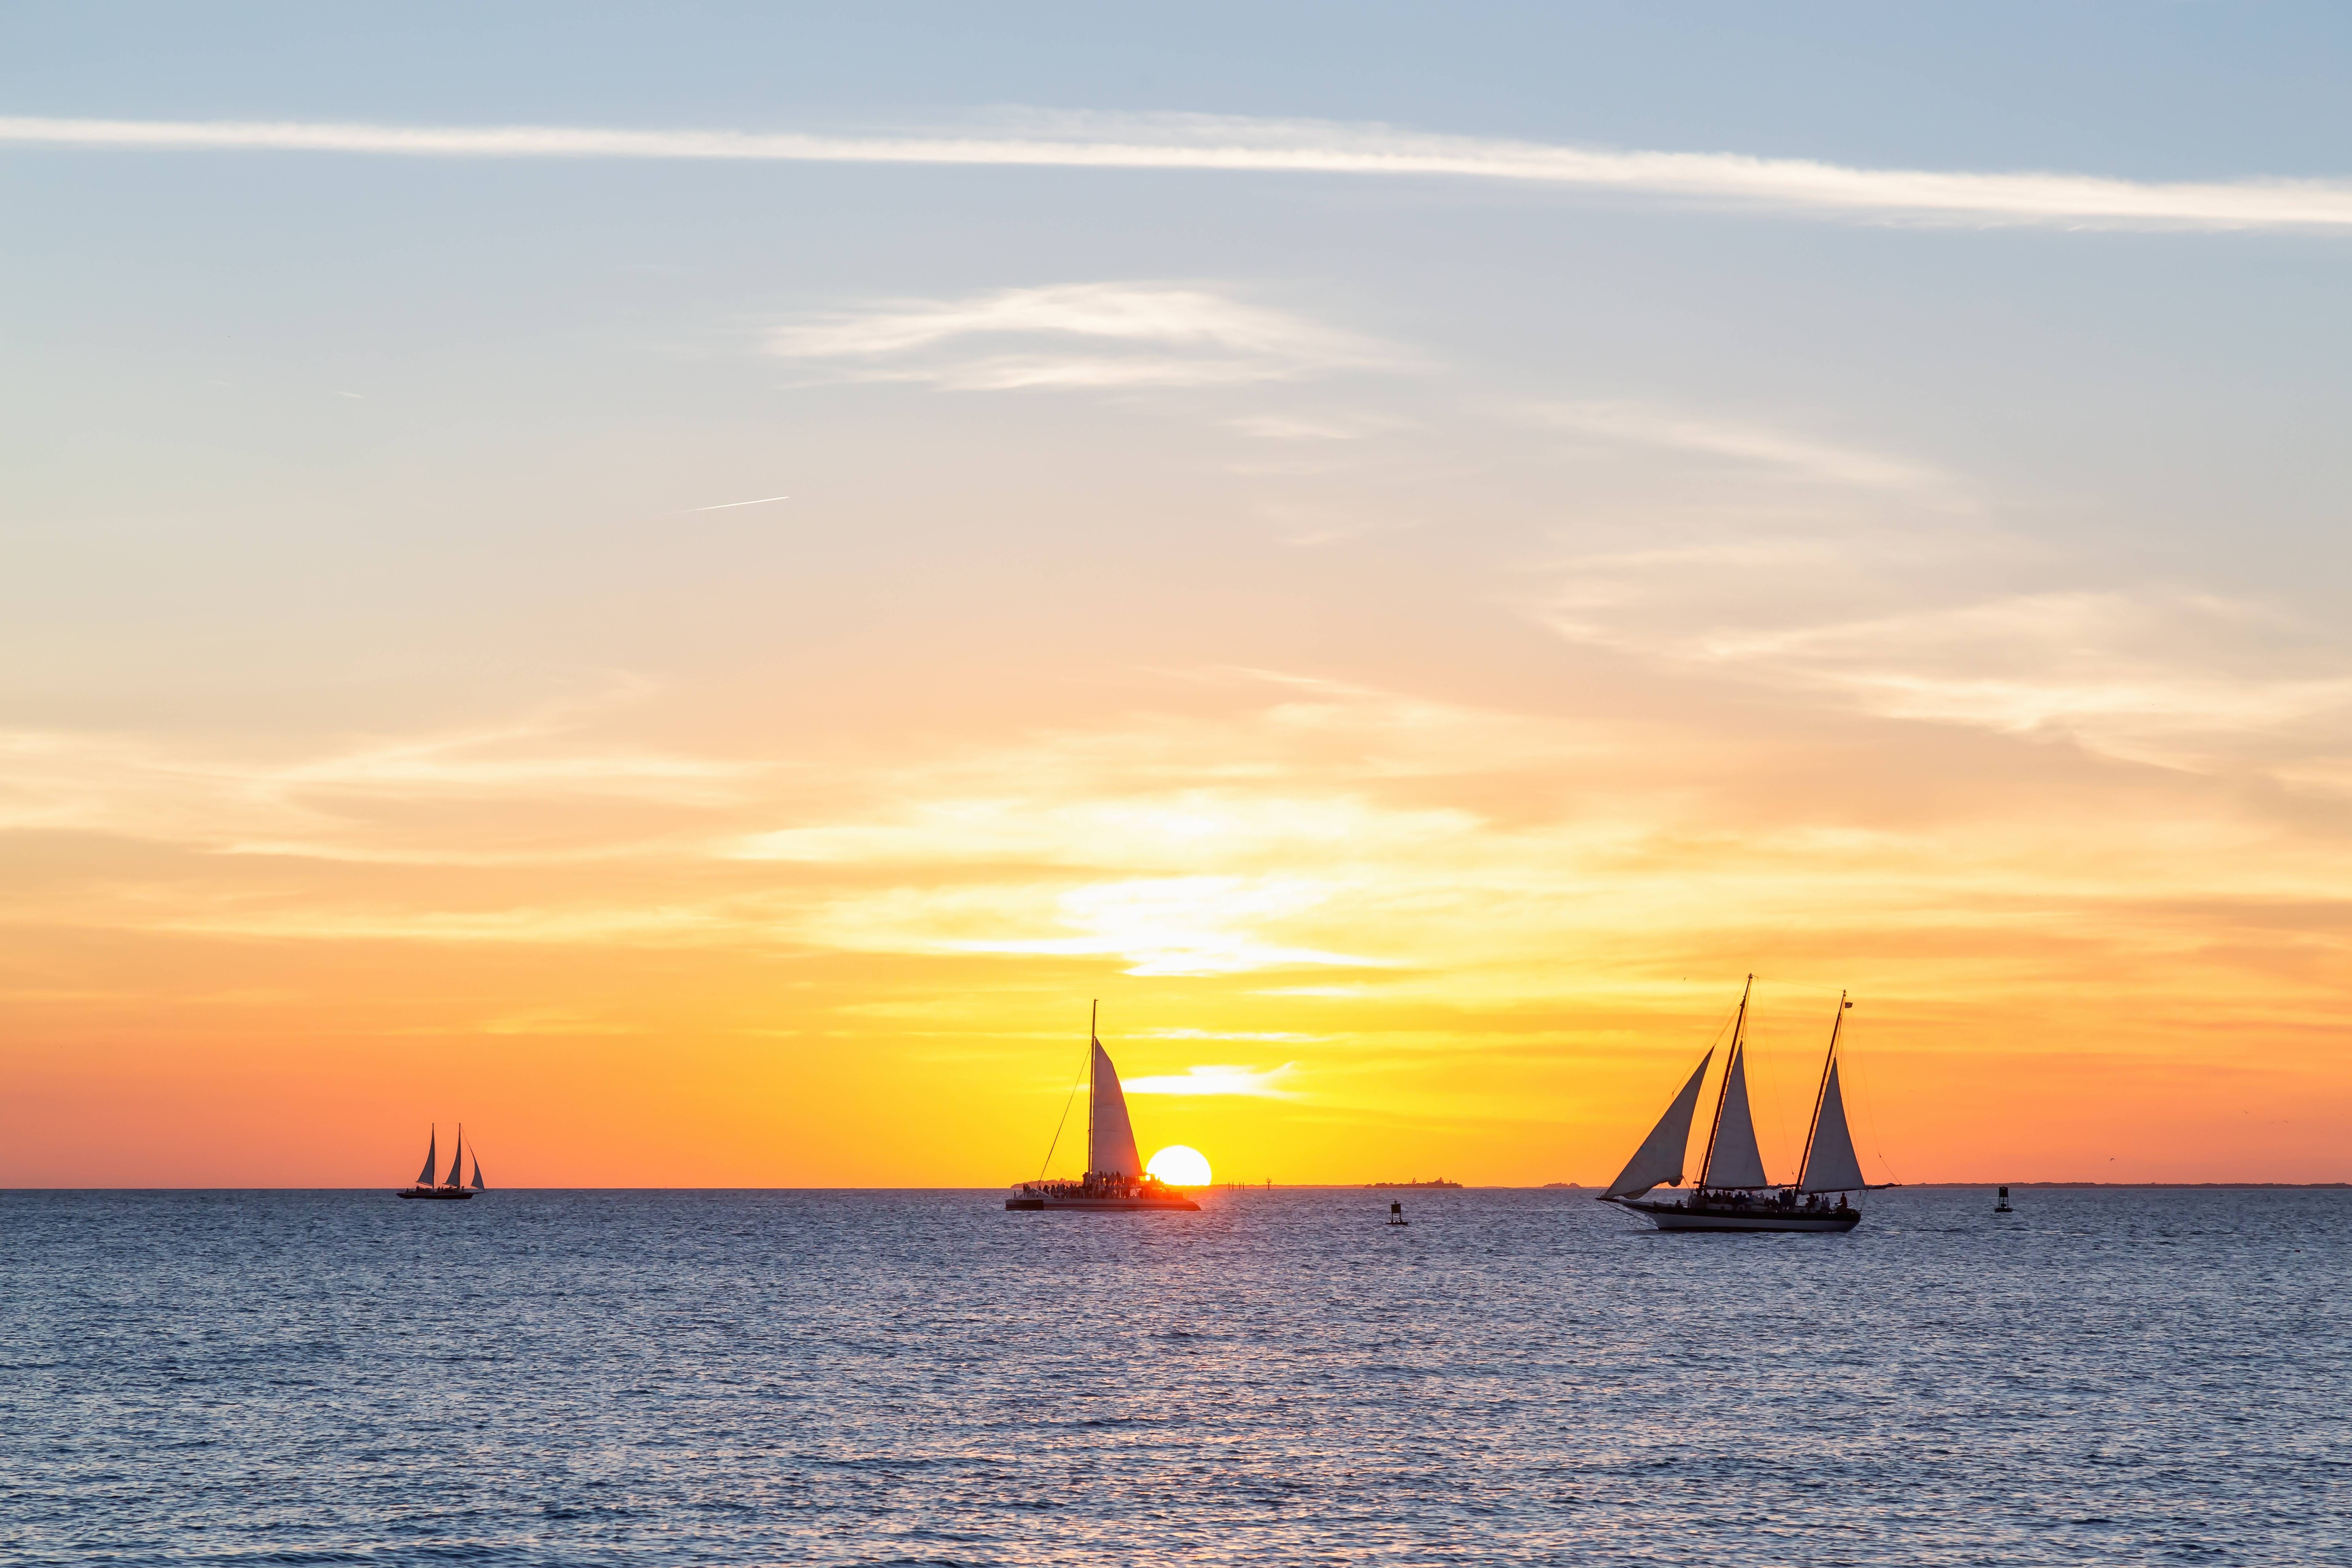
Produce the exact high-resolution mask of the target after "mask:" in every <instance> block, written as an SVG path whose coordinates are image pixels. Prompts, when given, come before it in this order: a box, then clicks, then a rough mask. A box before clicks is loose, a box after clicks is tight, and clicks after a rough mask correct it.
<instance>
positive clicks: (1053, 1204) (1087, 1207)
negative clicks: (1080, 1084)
mask: <svg viewBox="0 0 2352 1568" xmlns="http://www.w3.org/2000/svg"><path fill="white" fill-rule="evenodd" d="M1098 1016H1099V1005H1097V1015H1096V1016H1090V1017H1089V1018H1088V1019H1087V1047H1088V1050H1087V1170H1086V1174H1084V1175H1083V1176H1080V1177H1079V1178H1078V1179H1077V1180H1076V1181H1075V1182H1070V1181H1050V1182H1049V1181H1046V1180H1045V1179H1044V1178H1043V1177H1042V1176H1041V1177H1040V1178H1039V1179H1038V1180H1036V1181H1034V1182H1023V1183H1021V1184H1019V1185H1018V1186H1017V1187H1015V1188H1014V1189H1013V1193H1012V1194H1011V1195H1010V1196H1009V1197H1007V1198H1006V1199H1005V1200H1004V1206H1005V1207H1006V1208H1008V1209H1015V1210H1036V1209H1076V1210H1081V1211H1084V1212H1086V1213H1089V1214H1116V1213H1122V1212H1126V1211H1129V1210H1134V1209H1197V1208H1199V1207H1200V1206H1201V1205H1199V1204H1196V1203H1194V1202H1193V1201H1192V1199H1191V1198H1188V1197H1186V1196H1185V1195H1184V1194H1182V1193H1180V1192H1178V1191H1177V1190H1176V1189H1175V1188H1173V1187H1171V1186H1169V1185H1168V1184H1166V1183H1164V1182H1162V1181H1160V1178H1159V1177H1157V1176H1154V1175H1150V1174H1147V1173H1145V1171H1144V1169H1143V1161H1142V1160H1141V1158H1139V1156H1138V1155H1137V1153H1136V1152H1135V1124H1134V1123H1133V1122H1132V1121H1129V1120H1128V1115H1127V1091H1126V1090H1125V1089H1121V1088H1119V1086H1118V1068H1116V1067H1114V1066H1112V1065H1111V1059H1110V1053H1109V1052H1108V1051H1106V1050H1104V1049H1103V1044H1102V1040H1101V1038H1100V1037H1099V1036H1098V1035H1097V1032H1096V1022H1097V1017H1098ZM1062 1114H1063V1116H1064V1117H1067V1116H1068V1115H1069V1110H1068V1108H1067V1106H1066V1105H1065V1107H1064V1109H1063V1111H1062ZM1061 1140H1062V1130H1061V1129H1060V1128H1058V1127H1056V1128H1055V1130H1054V1143H1052V1144H1048V1145H1047V1146H1046V1149H1045V1163H1046V1164H1049V1165H1050V1164H1052V1163H1054V1147H1055V1145H1056V1144H1059V1143H1060V1142H1061Z"/></svg>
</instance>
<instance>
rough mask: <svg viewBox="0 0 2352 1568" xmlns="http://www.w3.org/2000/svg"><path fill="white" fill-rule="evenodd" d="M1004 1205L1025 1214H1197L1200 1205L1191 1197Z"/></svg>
mask: <svg viewBox="0 0 2352 1568" xmlns="http://www.w3.org/2000/svg"><path fill="white" fill-rule="evenodd" d="M1004 1206H1005V1207H1006V1208H1008V1209H1012V1210H1014V1211H1017V1212H1024V1213H1034V1212H1035V1211H1037V1210H1039V1209H1060V1210H1063V1211H1065V1212H1067V1213H1070V1214H1131V1213H1134V1212H1136V1211H1138V1210H1141V1209H1177V1210H1187V1209H1189V1210H1192V1211H1193V1212H1196V1213H1197V1212H1198V1211H1199V1209H1200V1207H1201V1205H1199V1204H1196V1203H1194V1202H1193V1201H1192V1199H1190V1198H1007V1199H1005V1200H1004Z"/></svg>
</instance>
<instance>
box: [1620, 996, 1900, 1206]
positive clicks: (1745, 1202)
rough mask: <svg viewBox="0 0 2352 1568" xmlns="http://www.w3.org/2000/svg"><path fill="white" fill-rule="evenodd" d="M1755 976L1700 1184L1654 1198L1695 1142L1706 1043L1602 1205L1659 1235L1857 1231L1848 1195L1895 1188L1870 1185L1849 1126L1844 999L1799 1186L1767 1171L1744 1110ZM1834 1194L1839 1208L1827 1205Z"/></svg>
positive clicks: (1676, 1179) (1672, 1180) (1676, 1182)
mask: <svg viewBox="0 0 2352 1568" xmlns="http://www.w3.org/2000/svg"><path fill="white" fill-rule="evenodd" d="M1755 984H1756V976H1754V975H1752V974H1751V975H1749V976H1748V984H1746V985H1745V986H1742V987H1741V988H1740V992H1739V1011H1738V1015H1737V1016H1735V1017H1734V1018H1733V1020H1732V1025H1731V1052H1730V1055H1729V1057H1728V1058H1727V1059H1726V1062H1725V1066H1724V1070H1723V1084H1722V1087H1721V1088H1719V1089H1717V1091H1716V1100H1715V1120H1714V1121H1713V1123H1712V1124H1711V1125H1710V1126H1709V1128H1708V1130H1707V1135H1706V1158H1704V1159H1703V1160H1701V1161H1700V1163H1699V1168H1698V1185H1697V1186H1696V1188H1694V1189H1693V1190H1692V1191H1691V1193H1690V1194H1688V1195H1687V1196H1682V1197H1676V1198H1675V1199H1674V1200H1673V1201H1672V1202H1671V1203H1670V1202H1668V1201H1667V1200H1665V1199H1664V1198H1652V1197H1650V1196H1648V1194H1650V1193H1651V1192H1652V1191H1654V1189H1656V1188H1658V1187H1678V1186H1680V1185H1682V1180H1683V1159H1684V1155H1685V1152H1687V1150H1688V1148H1689V1145H1690V1126H1691V1115H1692V1112H1693V1111H1695V1110H1696V1109H1697V1108H1698V1091H1699V1086H1700V1085H1701V1084H1702V1083H1703V1082H1705V1081H1706V1069H1707V1064H1708V1063H1710V1062H1712V1061H1713V1060H1714V1059H1715V1052H1714V1050H1713V1048H1712V1047H1710V1048H1709V1049H1708V1051H1707V1053H1706V1056H1704V1057H1701V1058H1699V1064H1698V1068H1697V1069H1696V1071H1694V1072H1693V1073H1692V1074H1691V1075H1690V1079H1689V1081H1688V1082H1686V1083H1685V1084H1684V1085H1683V1088H1682V1092H1681V1093H1679V1094H1677V1095H1675V1098H1674V1101H1673V1103H1672V1104H1670V1105H1668V1106H1667V1107H1666V1113H1665V1114H1664V1116H1661V1117H1660V1118H1658V1124H1657V1125H1656V1126H1655V1127H1654V1128H1652V1129H1651V1130H1650V1135H1649V1136H1648V1137H1647V1138H1645V1139H1643V1141H1642V1146H1641V1147H1640V1148H1639V1149H1636V1150H1635V1151H1634V1152H1633V1158H1632V1159H1631V1160H1628V1161H1627V1162H1625V1168H1624V1169H1623V1170H1622V1171H1621V1172H1619V1173H1618V1174H1617V1179H1616V1180H1615V1181H1613V1182H1612V1183H1610V1184H1609V1187H1608V1190H1607V1191H1606V1192H1603V1193H1601V1194H1600V1196H1599V1200H1598V1201H1600V1202H1601V1203H1605V1204H1615V1205H1618V1206H1619V1207H1621V1208H1625V1209H1631V1210H1632V1211H1633V1213H1635V1214H1638V1215H1643V1216H1644V1217H1645V1218H1647V1219H1648V1220H1649V1221H1650V1222H1651V1223H1652V1224H1653V1225H1655V1226H1657V1227H1658V1228H1659V1229H1660V1230H1803V1231H1836V1232H1844V1231H1849V1230H1852V1229H1853V1227H1854V1226H1857V1225H1860V1224H1861V1223H1862V1211H1861V1210H1860V1209H1858V1208H1855V1207H1854V1206H1853V1204H1852V1203H1851V1202H1850V1201H1849V1200H1848V1197H1847V1194H1851V1193H1859V1192H1875V1191H1877V1190H1879V1188H1882V1187H1890V1186H1894V1185H1895V1183H1893V1182H1881V1183H1879V1184H1876V1185H1875V1186H1874V1185H1873V1184H1870V1183H1868V1182H1865V1181H1864V1180H1863V1176H1862V1163H1861V1161H1860V1160H1858V1159H1857V1158H1855V1155H1854V1152H1853V1132H1852V1131H1851V1130H1849V1129H1848V1127H1847V1126H1846V1120H1845V1095H1844V1092H1843V1090H1842V1089H1840V1088H1839V1085H1838V1057H1837V1051H1838V1037H1839V1034H1840V1032H1841V1031H1842V1030H1843V1027H1844V1025H1845V1015H1846V1010H1847V1009H1848V1008H1850V1007H1852V1006H1853V1003H1852V1002H1849V1001H1847V1000H1846V995H1845V993H1844V992H1843V991H1841V992H1839V993H1838V1010H1837V1016H1836V1017H1835V1019H1834V1020H1832V1023H1831V1025H1830V1048H1829V1054H1828V1056H1827V1057H1826V1058H1824V1059H1823V1061H1822V1083H1821V1088H1820V1089H1818V1090H1817V1091H1815V1093H1814V1096H1813V1121H1812V1127H1811V1130H1810V1131H1807V1133H1806V1134H1805V1152H1804V1155H1803V1157H1802V1158H1801V1160H1800V1161H1799V1162H1798V1164H1797V1180H1796V1184H1794V1185H1793V1186H1782V1185H1780V1184H1778V1183H1776V1182H1773V1181H1770V1180H1769V1179H1768V1178H1767V1177H1766V1176H1765V1174H1764V1157H1763V1155H1762V1154H1761V1153H1760V1152H1759V1151H1758V1149H1757V1147H1756V1121H1755V1118H1754V1116H1753V1115H1751V1114H1750V1112H1749V1110H1748V1055H1747V1039H1746V1030H1747V1025H1748V993H1749V991H1751V990H1752V989H1754V987H1755ZM1832 1194H1834V1195H1835V1196H1836V1198H1837V1202H1836V1203H1835V1204H1834V1205H1832V1203H1830V1202H1829V1199H1830V1197H1831V1196H1832Z"/></svg>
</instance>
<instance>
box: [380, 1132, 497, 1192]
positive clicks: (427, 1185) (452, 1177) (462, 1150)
mask: <svg viewBox="0 0 2352 1568" xmlns="http://www.w3.org/2000/svg"><path fill="white" fill-rule="evenodd" d="M440 1134H441V1129H440V1128H439V1127H438V1126H436V1127H435V1128H434V1129H433V1131H430V1132H428V1133H426V1134H425V1169H423V1170H422V1171H419V1172H417V1173H416V1184H415V1186H413V1187H403V1188H401V1189H400V1190H399V1191H398V1192H396V1193H394V1194H393V1196H394V1197H398V1198H470V1197H472V1196H473V1195H474V1194H476V1193H479V1192H486V1191H488V1189H487V1188H486V1187H484V1186H483V1185H482V1157H481V1155H480V1154H478V1153H477V1154H476V1155H475V1156H474V1184H473V1185H472V1186H471V1187H470V1188H469V1187H467V1186H464V1185H461V1184H459V1182H458V1180H457V1178H458V1177H459V1176H460V1175H461V1174H463V1173H464V1171H465V1168H466V1124H465V1123H464V1122H462V1121H460V1122H459V1123H457V1143H456V1145H455V1146H454V1147H452V1148H451V1149H450V1151H449V1173H448V1175H447V1176H446V1178H445V1179H443V1180H442V1181H441V1182H440V1183H438V1184H436V1183H435V1182H434V1180H433V1168H434V1167H435V1166H436V1165H437V1164H439V1163H441V1162H440V1159H439V1155H438V1151H437V1148H436V1143H437V1142H438V1140H439V1138H440Z"/></svg>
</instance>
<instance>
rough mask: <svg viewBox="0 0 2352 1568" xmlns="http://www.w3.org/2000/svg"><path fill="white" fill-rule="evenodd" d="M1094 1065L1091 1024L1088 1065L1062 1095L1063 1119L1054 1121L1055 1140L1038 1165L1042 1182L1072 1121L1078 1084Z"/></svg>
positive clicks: (1079, 1070)
mask: <svg viewBox="0 0 2352 1568" xmlns="http://www.w3.org/2000/svg"><path fill="white" fill-rule="evenodd" d="M1094 1065H1095V1041H1094V1028H1093V1026H1091V1025H1089V1026H1087V1055H1086V1065H1085V1067H1082V1068H1079V1069H1078V1077H1077V1081H1076V1083H1073V1084H1071V1085H1070V1092H1069V1093H1067V1094H1066V1095H1064V1096H1063V1097H1062V1119H1061V1120H1060V1121H1056V1122H1055V1123H1054V1141H1053V1142H1050V1143H1048V1144H1046V1145H1045V1163H1043V1164H1041V1165H1039V1166H1038V1167H1037V1179H1038V1180H1039V1181H1041V1182H1042V1181H1044V1180H1045V1173H1046V1171H1047V1170H1048V1169H1050V1168H1051V1167H1052V1165H1053V1163H1054V1151H1055V1149H1058V1148H1060V1147H1061V1144H1062V1129H1063V1128H1065V1127H1066V1126H1068V1125H1069V1123H1070V1105H1071V1102H1072V1101H1074V1100H1076V1099H1077V1098H1078V1084H1081V1083H1084V1082H1086V1081H1087V1069H1088V1068H1092V1067H1093V1066H1094Z"/></svg>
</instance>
